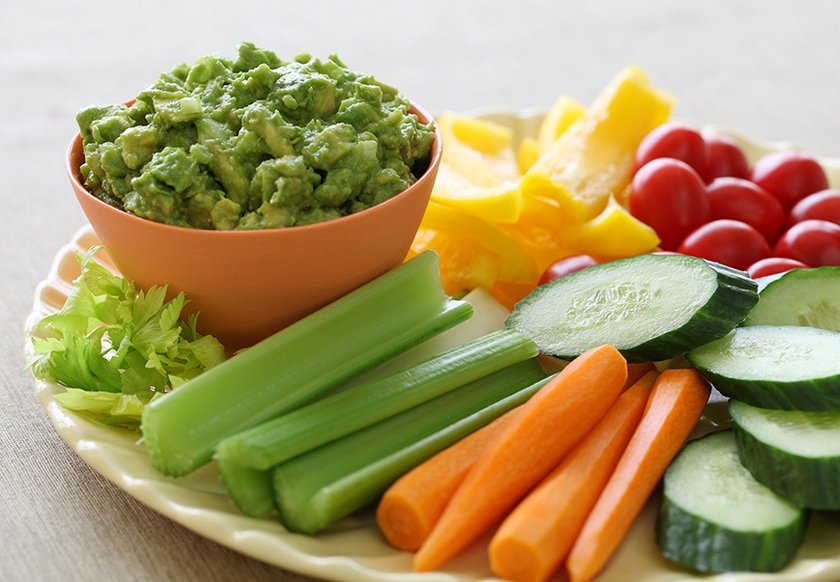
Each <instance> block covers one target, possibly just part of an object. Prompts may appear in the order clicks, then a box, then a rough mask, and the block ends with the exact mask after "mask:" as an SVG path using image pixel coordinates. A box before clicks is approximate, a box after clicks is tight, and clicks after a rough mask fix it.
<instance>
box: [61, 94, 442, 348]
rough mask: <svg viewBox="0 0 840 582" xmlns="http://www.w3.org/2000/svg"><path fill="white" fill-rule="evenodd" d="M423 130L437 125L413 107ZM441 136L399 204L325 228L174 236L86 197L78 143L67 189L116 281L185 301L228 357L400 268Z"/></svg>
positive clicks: (171, 229) (70, 154)
mask: <svg viewBox="0 0 840 582" xmlns="http://www.w3.org/2000/svg"><path fill="white" fill-rule="evenodd" d="M412 112H414V113H416V114H417V116H418V117H419V118H420V119H421V120H422V121H423V122H427V121H428V120H429V119H430V117H429V115H428V114H426V113H425V112H424V111H423V110H421V109H419V108H417V107H414V108H412ZM435 131H436V134H435V140H434V143H433V145H432V151H431V156H430V160H429V167H428V169H427V170H426V172H425V173H424V174H423V175H422V176H421V177H420V178H419V179H418V180H417V182H415V183H414V184H413V185H411V187H409V188H408V189H407V190H405V191H403V192H401V193H400V194H397V195H396V196H394V197H393V198H391V199H389V200H387V201H385V202H383V203H381V204H378V205H376V206H373V207H371V208H368V209H367V210H364V211H362V212H359V213H358V214H353V215H350V216H346V217H343V218H339V219H336V220H331V221H328V222H323V223H318V224H312V225H306V226H295V227H290V228H278V229H270V230H252V231H215V230H200V229H192V228H182V227H177V226H170V225H166V224H161V223H158V222H154V221H152V220H147V219H143V218H139V217H137V216H134V215H132V214H128V213H127V212H124V211H122V210H119V209H117V208H114V207H113V206H110V205H108V204H106V203H105V202H102V201H101V200H99V199H98V198H96V197H95V196H93V195H92V194H91V193H90V192H88V191H87V190H86V189H85V187H84V185H83V181H82V178H81V174H80V172H79V167H80V166H81V164H82V162H83V160H84V154H83V151H82V142H81V137H80V136H79V135H76V137H75V138H74V139H73V141H72V142H71V144H70V147H69V149H68V151H67V171H68V174H69V176H70V184H71V186H72V187H73V191H74V192H75V194H76V198H77V199H78V201H79V204H80V205H81V207H82V210H83V211H84V213H85V215H86V216H87V218H88V220H89V221H90V224H91V226H92V227H93V229H94V231H95V232H96V234H97V236H98V237H99V239H100V240H101V241H102V244H103V245H104V247H105V248H106V249H107V251H108V254H109V255H110V256H111V258H112V259H113V261H114V264H115V265H116V266H117V268H118V269H119V271H120V272H121V273H122V274H123V275H124V276H125V277H127V278H128V279H130V280H133V281H134V282H135V283H136V284H137V285H138V286H140V287H141V288H147V287H149V286H151V285H162V284H167V285H169V292H170V294H172V295H174V294H175V293H177V292H178V291H183V292H184V293H186V295H187V297H188V298H189V299H190V303H189V304H188V310H187V311H188V312H191V311H198V312H200V315H199V318H198V322H199V329H200V331H202V332H203V333H209V334H213V335H215V336H216V337H218V338H219V340H220V341H221V342H222V343H223V344H224V345H225V346H226V347H227V348H228V349H229V350H235V349H238V348H241V347H245V346H249V345H252V344H254V343H256V342H258V341H259V340H262V339H264V338H266V337H268V336H269V335H271V334H273V333H275V332H276V331H278V330H280V329H282V328H283V327H286V326H287V325H289V324H291V323H293V322H295V321H297V320H298V319H300V318H302V317H304V316H306V315H308V314H309V313H311V312H313V311H315V310H317V309H318V308H320V307H322V306H324V305H326V304H327V303H330V302H331V301H333V300H335V299H338V298H339V297H341V296H342V295H344V294H346V293H348V292H349V291H351V290H353V289H355V288H356V287H359V286H360V285H362V284H364V283H366V282H368V281H370V280H371V279H373V278H375V277H377V276H378V275H381V274H382V273H384V272H385V271H388V270H389V269H391V268H393V267H395V266H397V265H399V264H400V263H401V262H402V261H403V260H404V258H405V256H406V253H407V252H408V249H409V246H410V245H411V241H412V239H413V238H414V235H415V233H416V232H417V229H418V227H419V225H420V220H421V219H422V217H423V213H424V211H425V209H426V206H427V204H428V202H429V197H430V195H431V192H432V186H433V185H434V181H435V177H436V175H437V170H438V167H439V165H440V156H441V137H440V133H438V132H437V130H435Z"/></svg>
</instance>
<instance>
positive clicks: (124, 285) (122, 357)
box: [29, 247, 225, 428]
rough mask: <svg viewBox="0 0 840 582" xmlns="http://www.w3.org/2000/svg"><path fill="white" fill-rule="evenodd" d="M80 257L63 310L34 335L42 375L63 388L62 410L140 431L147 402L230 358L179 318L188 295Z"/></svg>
mask: <svg viewBox="0 0 840 582" xmlns="http://www.w3.org/2000/svg"><path fill="white" fill-rule="evenodd" d="M97 250H98V247H94V248H92V249H90V250H89V251H88V252H87V254H86V255H85V256H84V257H81V256H78V255H77V258H78V259H79V263H80V265H81V274H80V275H79V277H78V278H77V279H76V280H75V281H74V287H73V291H72V292H71V293H70V295H69V296H68V298H67V301H66V302H65V304H64V306H63V307H62V308H61V309H60V310H58V311H57V312H55V313H52V314H50V315H48V316H46V317H44V318H43V319H42V320H41V321H40V322H38V324H37V325H36V326H35V328H34V329H33V332H32V336H33V337H32V343H33V347H34V349H35V354H36V355H35V357H34V358H33V359H32V361H31V362H29V366H30V367H31V369H32V372H33V373H34V375H35V376H36V377H37V378H40V379H42V380H46V381H48V382H52V383H55V384H58V385H60V386H63V387H65V388H66V389H67V390H66V391H65V392H63V393H60V394H56V396H55V398H56V400H58V402H59V403H60V404H62V406H64V407H65V408H68V409H70V410H74V411H83V412H86V413H88V414H91V415H92V416H94V417H95V418H97V419H98V420H101V421H103V422H105V423H108V424H115V425H120V426H128V427H131V428H136V427H137V426H138V425H139V422H140V415H141V414H142V411H143V408H144V407H145V405H146V404H148V403H149V402H151V400H152V399H153V398H156V397H157V396H159V395H161V394H164V393H166V392H169V391H171V390H172V389H173V388H175V387H177V386H179V385H181V384H183V383H184V382H186V381H187V380H189V379H191V378H194V377H195V376H197V375H199V374H200V373H201V372H203V371H204V370H206V369H208V368H211V367H213V366H214V365H216V364H218V363H220V362H221V361H223V360H224V359H225V352H224V348H223V346H222V345H221V343H219V341H218V340H217V339H216V338H214V337H213V336H209V335H204V336H203V335H201V334H200V333H198V331H197V330H196V322H197V316H196V315H195V314H193V315H191V316H190V317H189V318H188V319H187V320H186V321H182V320H181V311H182V310H183V308H184V306H185V305H186V303H187V299H186V297H185V296H184V294H183V293H179V294H178V295H176V296H175V297H174V298H173V299H171V300H169V301H167V300H166V291H167V289H166V286H154V287H150V288H149V289H148V290H146V291H144V290H142V289H138V288H137V286H136V285H134V283H132V282H131V281H128V280H127V279H125V278H123V277H120V276H118V275H115V274H113V273H111V272H110V271H108V269H106V268H105V267H103V266H102V265H100V264H99V263H97V262H96V261H94V260H93V255H94V253H95V252H96V251H97Z"/></svg>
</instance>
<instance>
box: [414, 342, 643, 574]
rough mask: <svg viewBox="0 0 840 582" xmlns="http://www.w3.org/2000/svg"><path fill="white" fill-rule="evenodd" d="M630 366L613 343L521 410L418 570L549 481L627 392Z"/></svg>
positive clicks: (463, 490)
mask: <svg viewBox="0 0 840 582" xmlns="http://www.w3.org/2000/svg"><path fill="white" fill-rule="evenodd" d="M626 378H627V365H626V362H625V360H624V358H623V357H622V356H621V354H620V353H619V352H618V350H616V349H615V348H614V347H612V346H607V345H605V346H601V347H598V348H594V349H591V350H589V351H587V352H585V353H584V354H582V355H580V356H579V357H578V358H576V359H575V360H574V361H573V362H572V363H571V364H569V365H568V366H566V368H565V369H564V370H563V371H562V372H560V373H559V374H558V375H557V376H555V377H554V378H553V379H552V380H551V381H549V383H548V384H546V385H545V386H544V387H543V388H542V389H541V390H540V391H539V392H537V394H536V395H534V396H533V397H532V398H531V399H530V400H529V401H528V402H526V403H525V404H523V405H522V406H521V407H520V408H519V412H518V414H517V415H516V418H515V419H514V421H513V422H511V423H510V425H509V426H508V427H507V429H506V430H505V431H504V432H503V433H501V434H499V435H498V436H497V437H496V438H495V439H493V442H492V446H490V447H488V448H487V449H486V450H485V451H484V453H483V454H482V455H481V457H480V458H479V459H478V461H477V462H476V464H475V465H474V466H473V468H472V469H471V470H470V471H469V473H468V474H467V475H466V477H464V480H463V481H462V482H461V485H460V486H459V487H458V489H457V491H456V492H455V495H454V496H453V497H452V500H451V501H450V502H449V505H447V507H446V509H445V510H444V512H443V515H441V517H440V519H439V520H438V523H437V524H436V525H435V527H434V529H433V530H432V533H431V535H430V536H429V537H428V539H427V540H426V541H425V543H424V544H423V545H422V546H421V547H420V550H419V551H418V552H417V554H416V555H415V557H414V568H415V569H416V570H419V571H427V570H432V569H434V568H436V567H437V566H438V565H440V564H442V563H444V562H445V561H447V560H448V559H449V558H451V557H452V556H454V555H455V554H457V553H458V552H460V551H461V550H462V549H464V548H465V547H466V546H468V545H469V544H470V543H472V542H473V541H474V540H475V539H476V538H477V537H478V536H479V535H481V533H482V532H484V531H485V530H487V529H488V528H489V527H490V526H491V525H493V524H494V523H495V522H496V521H498V520H499V519H500V518H501V517H503V516H504V515H505V514H506V513H507V512H508V511H509V510H510V509H511V508H512V507H513V506H514V505H515V504H516V503H517V502H518V501H519V500H520V499H522V497H524V496H525V494H526V493H527V492H528V491H529V490H530V489H531V488H532V487H533V486H534V485H536V484H537V483H539V481H540V480H541V479H542V478H543V477H545V476H546V475H547V474H548V473H549V472H550V471H551V470H552V469H553V468H554V467H555V466H556V465H557V463H558V462H559V461H560V459H562V458H563V457H564V456H565V455H566V453H567V452H568V451H569V450H571V448H572V447H574V446H575V444H577V442H578V441H579V440H580V439H581V438H583V436H584V435H585V434H586V433H587V432H589V430H590V429H591V428H592V427H593V426H594V425H595V423H597V422H598V420H600V418H601V417H602V416H603V415H604V414H605V413H606V411H607V410H608V409H609V407H610V406H611V405H612V403H613V402H615V400H616V398H618V395H619V394H620V393H621V391H622V389H623V387H624V382H625V380H626Z"/></svg>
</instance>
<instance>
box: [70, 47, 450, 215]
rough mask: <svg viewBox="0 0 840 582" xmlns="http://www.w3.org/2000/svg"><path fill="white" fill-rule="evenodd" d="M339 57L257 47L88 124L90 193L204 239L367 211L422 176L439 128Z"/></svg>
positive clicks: (110, 108) (182, 69)
mask: <svg viewBox="0 0 840 582" xmlns="http://www.w3.org/2000/svg"><path fill="white" fill-rule="evenodd" d="M409 107H410V105H409V102H408V100H407V99H405V98H404V97H402V96H401V95H400V94H399V93H398V92H397V91H396V89H394V88H393V87H390V86H388V85H386V84H384V83H381V82H379V81H377V80H376V79H374V78H373V77H372V76H370V75H364V74H361V73H357V72H354V71H352V70H350V69H348V68H347V67H346V66H345V65H344V64H343V63H342V62H341V61H340V60H339V59H338V57H337V56H330V57H329V58H328V59H326V60H323V61H322V60H319V59H313V58H311V57H310V56H309V55H299V56H298V57H296V58H295V59H294V60H292V61H290V62H285V61H282V60H280V59H279V58H278V57H277V56H276V55H275V54H274V53H273V52H271V51H268V50H262V49H259V48H257V47H255V46H254V45H253V44H251V43H243V44H241V45H240V46H239V55H238V57H237V58H236V60H229V59H226V58H222V57H218V56H206V57H202V58H200V59H198V60H197V61H196V62H195V63H193V64H192V65H188V64H182V65H180V66H177V67H175V68H174V69H173V70H172V71H170V72H169V73H164V74H163V75H161V77H160V79H159V80H158V81H157V82H156V83H155V84H154V85H152V86H151V87H149V88H148V89H146V90H145V91H142V92H141V93H140V94H139V95H138V96H137V99H136V101H135V102H134V103H133V104H132V105H130V106H126V105H107V106H93V107H87V108H86V109H83V110H82V111H80V112H79V113H78V114H77V117H76V119H77V122H78V124H79V129H80V131H81V136H82V142H83V145H84V154H85V162H84V164H82V166H81V173H82V177H83V178H84V183H85V186H86V187H87V189H88V190H89V191H90V192H91V193H93V194H94V195H95V196H97V197H98V198H100V199H102V200H104V201H105V202H107V203H108V204H111V205H113V206H116V207H117V208H120V209H123V210H125V211H128V212H131V213H133V214H136V215H137V216H141V217H143V218H148V219H151V220H156V221H158V222H163V223H166V224H173V225H177V226H186V227H195V228H204V229H219V230H232V229H260V228H278V227H288V226H295V225H302V224H311V223H315V222H321V221H324V220H330V219H333V218H338V217H341V216H345V215H348V214H353V213H355V212H359V211H361V210H364V209H366V208H369V207H371V206H373V205H375V204H378V203H380V202H383V201H385V200H387V199H389V198H391V197H392V196H394V195H395V194H397V193H399V192H401V191H402V190H405V189H406V188H407V187H408V186H410V185H411V184H412V183H413V182H414V181H415V180H416V179H417V177H418V176H419V175H420V174H422V172H423V171H424V170H425V168H426V166H427V164H428V158H429V154H430V150H431V145H432V141H433V139H434V130H433V129H432V127H431V124H423V123H421V122H420V121H419V120H418V119H417V117H416V116H415V115H414V114H412V113H409Z"/></svg>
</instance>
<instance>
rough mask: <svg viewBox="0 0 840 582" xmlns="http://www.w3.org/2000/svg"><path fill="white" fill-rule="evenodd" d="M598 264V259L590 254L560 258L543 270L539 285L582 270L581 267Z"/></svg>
mask: <svg viewBox="0 0 840 582" xmlns="http://www.w3.org/2000/svg"><path fill="white" fill-rule="evenodd" d="M597 264H598V261H596V260H595V259H593V258H592V257H590V256H589V255H574V256H572V257H566V258H564V259H560V260H559V261H555V262H554V263H552V264H551V265H549V266H548V268H547V269H546V270H545V271H544V272H543V274H542V277H540V281H539V283H538V285H542V284H543V283H548V282H549V281H553V280H554V279H559V278H560V277H563V276H565V275H568V274H569V273H574V272H575V271H580V270H581V269H585V268H586V267H591V266H592V265H597Z"/></svg>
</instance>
